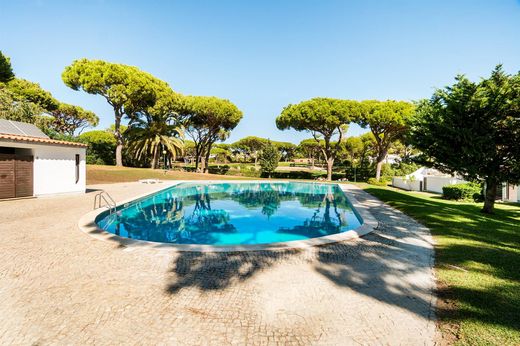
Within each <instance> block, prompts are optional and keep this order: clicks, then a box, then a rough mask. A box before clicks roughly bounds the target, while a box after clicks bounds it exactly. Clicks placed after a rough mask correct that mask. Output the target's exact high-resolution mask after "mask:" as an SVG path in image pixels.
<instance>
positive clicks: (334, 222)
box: [277, 192, 348, 238]
mask: <svg viewBox="0 0 520 346" xmlns="http://www.w3.org/2000/svg"><path fill="white" fill-rule="evenodd" d="M304 196H305V195H304ZM308 196H309V195H307V196H305V197H308ZM318 196H319V197H320V203H319V204H318V205H317V209H316V211H315V212H314V214H313V216H312V217H311V218H310V219H306V220H305V221H304V222H303V225H298V226H294V227H291V228H286V227H282V228H280V229H279V230H278V231H277V232H279V233H289V234H298V235H303V236H306V237H309V238H316V237H323V236H326V235H330V234H334V233H338V232H340V231H341V228H342V227H345V226H347V225H348V222H347V218H346V217H345V214H344V212H341V211H340V210H339V209H338V202H339V203H345V202H346V199H343V198H341V197H339V196H341V195H339V196H338V195H335V194H334V193H331V192H328V193H326V194H325V195H324V196H320V195H313V196H312V200H316V197H318ZM300 197H303V196H300ZM303 199H304V200H305V203H307V205H309V204H310V202H311V201H310V200H309V199H308V198H303ZM300 203H301V204H302V205H304V203H303V201H302V200H300ZM323 204H325V208H323V215H321V214H320V211H321V209H322V206H323ZM331 207H333V208H332V210H333V212H334V215H335V218H334V217H332V216H331Z"/></svg>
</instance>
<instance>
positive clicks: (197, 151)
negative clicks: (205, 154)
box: [195, 144, 201, 173]
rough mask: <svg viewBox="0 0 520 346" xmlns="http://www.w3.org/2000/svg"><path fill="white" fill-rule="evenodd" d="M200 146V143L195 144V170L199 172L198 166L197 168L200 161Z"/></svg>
mask: <svg viewBox="0 0 520 346" xmlns="http://www.w3.org/2000/svg"><path fill="white" fill-rule="evenodd" d="M200 158H201V146H200V144H198V145H195V172H197V173H199V172H200V168H199V165H200V163H201V162H200V161H201V159H200Z"/></svg>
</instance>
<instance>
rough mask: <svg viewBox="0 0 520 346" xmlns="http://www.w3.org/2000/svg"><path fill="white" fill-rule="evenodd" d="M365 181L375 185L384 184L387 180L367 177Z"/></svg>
mask: <svg viewBox="0 0 520 346" xmlns="http://www.w3.org/2000/svg"><path fill="white" fill-rule="evenodd" d="M367 183H369V184H370V185H377V186H386V185H387V184H388V182H387V181H386V180H383V179H381V180H377V179H376V178H369V179H368V181H367Z"/></svg>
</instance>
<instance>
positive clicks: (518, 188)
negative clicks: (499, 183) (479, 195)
mask: <svg viewBox="0 0 520 346" xmlns="http://www.w3.org/2000/svg"><path fill="white" fill-rule="evenodd" d="M502 196H503V199H504V201H507V202H520V185H512V184H507V183H506V184H503V187H502ZM507 196H509V198H507Z"/></svg>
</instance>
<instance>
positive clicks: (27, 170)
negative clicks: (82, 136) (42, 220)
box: [0, 119, 86, 199]
mask: <svg viewBox="0 0 520 346" xmlns="http://www.w3.org/2000/svg"><path fill="white" fill-rule="evenodd" d="M85 154H86V145H84V144H81V143H74V142H66V141H59V140H54V139H50V138H49V137H48V136H47V135H45V134H44V133H43V132H42V131H40V130H39V129H38V128H37V127H36V126H34V125H32V124H27V123H21V122H17V121H10V120H3V119H0V199H5V198H17V197H31V196H44V195H55V194H63V193H84V192H85V183H86V179H85V174H86V168H85V167H86V166H85Z"/></svg>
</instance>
